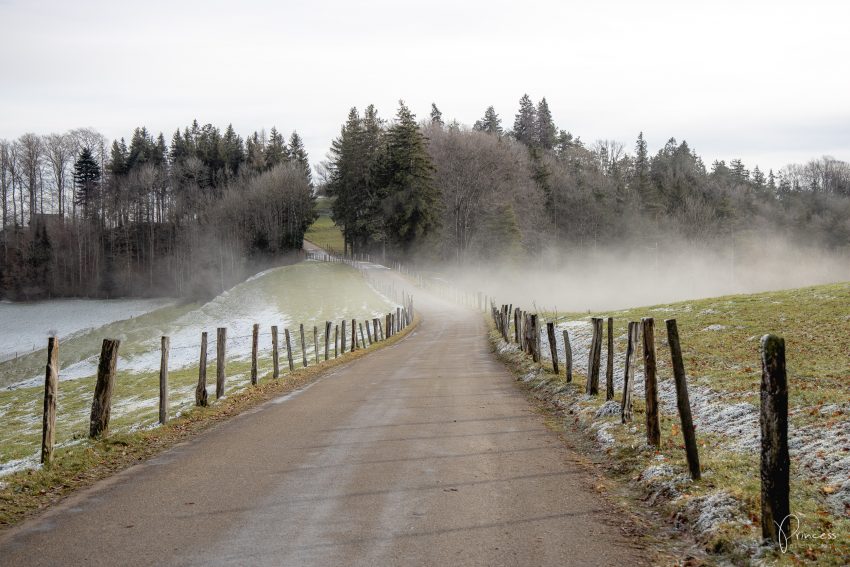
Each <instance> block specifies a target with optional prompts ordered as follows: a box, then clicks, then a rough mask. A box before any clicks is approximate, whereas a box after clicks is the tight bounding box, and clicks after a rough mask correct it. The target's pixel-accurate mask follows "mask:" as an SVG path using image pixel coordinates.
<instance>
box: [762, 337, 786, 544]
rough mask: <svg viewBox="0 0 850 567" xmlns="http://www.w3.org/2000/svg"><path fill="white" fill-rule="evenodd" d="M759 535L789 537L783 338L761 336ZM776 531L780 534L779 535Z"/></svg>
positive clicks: (774, 538) (776, 539)
mask: <svg viewBox="0 0 850 567" xmlns="http://www.w3.org/2000/svg"><path fill="white" fill-rule="evenodd" d="M759 421H760V422H761V535H762V537H763V538H765V539H768V540H770V541H772V542H778V541H779V540H780V537H789V534H790V529H789V526H788V524H789V523H790V518H789V516H790V514H791V511H790V506H789V502H788V497H789V492H790V484H789V481H790V479H789V471H790V463H789V459H788V377H787V375H786V373H785V340H784V339H782V338H781V337H777V336H776V335H765V336H763V337H762V338H761V414H760V419H759ZM780 534H784V536H781V535H780Z"/></svg>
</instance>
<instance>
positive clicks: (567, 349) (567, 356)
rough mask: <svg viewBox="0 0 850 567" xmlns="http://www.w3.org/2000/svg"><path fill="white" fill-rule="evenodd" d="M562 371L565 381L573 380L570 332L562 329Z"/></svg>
mask: <svg viewBox="0 0 850 567" xmlns="http://www.w3.org/2000/svg"><path fill="white" fill-rule="evenodd" d="M564 372H565V374H566V376H567V382H572V381H573V347H572V346H571V345H570V334H569V333H568V332H567V330H566V329H564Z"/></svg>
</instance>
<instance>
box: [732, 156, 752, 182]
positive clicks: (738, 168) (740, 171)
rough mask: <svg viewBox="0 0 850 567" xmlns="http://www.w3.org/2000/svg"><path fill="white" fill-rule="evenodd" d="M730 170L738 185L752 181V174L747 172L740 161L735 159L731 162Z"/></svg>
mask: <svg viewBox="0 0 850 567" xmlns="http://www.w3.org/2000/svg"><path fill="white" fill-rule="evenodd" d="M729 170H730V172H731V173H732V178H733V179H734V180H735V181H737V182H738V183H746V182H747V181H749V179H750V172H749V171H747V170H746V168H745V167H744V163H743V162H742V161H741V160H740V159H733V160H732V161H731V162H729Z"/></svg>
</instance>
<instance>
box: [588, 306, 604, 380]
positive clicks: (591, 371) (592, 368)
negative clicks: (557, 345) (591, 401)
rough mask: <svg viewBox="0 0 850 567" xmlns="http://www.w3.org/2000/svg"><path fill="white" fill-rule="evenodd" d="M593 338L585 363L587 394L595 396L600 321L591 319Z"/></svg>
mask: <svg viewBox="0 0 850 567" xmlns="http://www.w3.org/2000/svg"><path fill="white" fill-rule="evenodd" d="M590 321H591V325H593V338H592V340H591V342H590V360H589V361H588V362H587V388H586V391H587V394H588V395H590V396H595V395H596V394H598V393H599V370H600V362H601V358H602V319H600V318H599V317H593V318H592V319H591V320H590Z"/></svg>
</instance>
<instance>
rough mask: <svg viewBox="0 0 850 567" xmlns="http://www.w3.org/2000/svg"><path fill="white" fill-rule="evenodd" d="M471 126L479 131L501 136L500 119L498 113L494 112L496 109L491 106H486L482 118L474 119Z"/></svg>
mask: <svg viewBox="0 0 850 567" xmlns="http://www.w3.org/2000/svg"><path fill="white" fill-rule="evenodd" d="M472 128H473V129H474V130H478V131H479V132H486V133H488V134H496V135H497V136H501V135H502V133H503V130H502V119H501V118H499V115H498V114H496V110H495V109H494V108H493V107H492V106H488V107H487V110H485V111H484V118H482V119H481V120H476V121H475V125H474V126H473V127H472Z"/></svg>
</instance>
